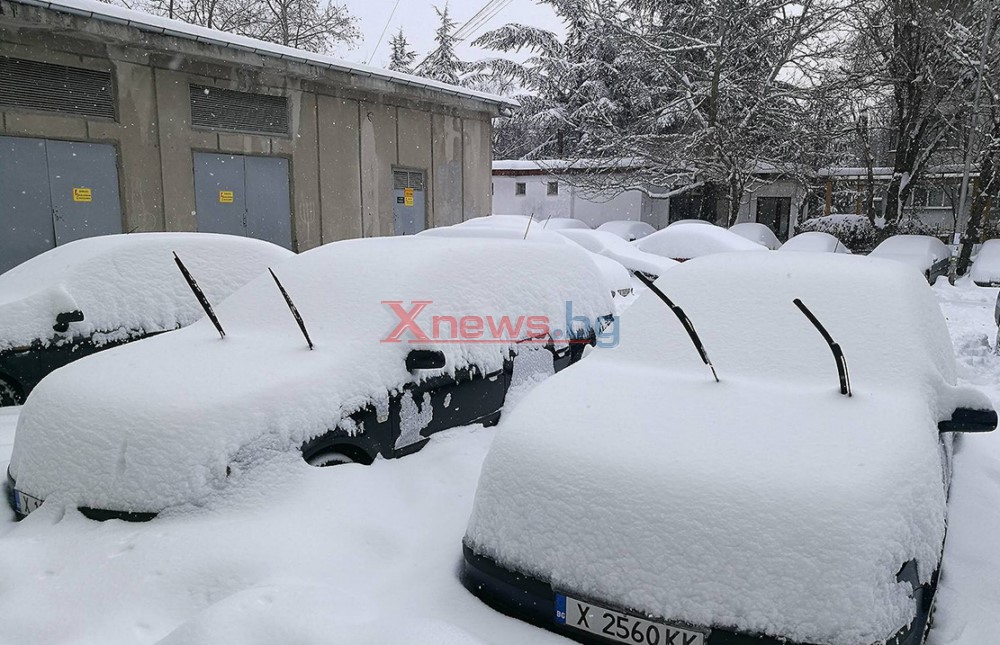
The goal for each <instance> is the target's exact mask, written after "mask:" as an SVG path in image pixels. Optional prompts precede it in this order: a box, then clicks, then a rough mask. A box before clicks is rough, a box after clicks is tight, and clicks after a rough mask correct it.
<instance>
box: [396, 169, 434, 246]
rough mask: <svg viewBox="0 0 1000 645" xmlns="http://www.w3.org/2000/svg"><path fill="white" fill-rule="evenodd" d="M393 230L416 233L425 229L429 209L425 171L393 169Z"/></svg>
mask: <svg viewBox="0 0 1000 645" xmlns="http://www.w3.org/2000/svg"><path fill="white" fill-rule="evenodd" d="M392 189H393V196H394V197H395V198H396V199H395V202H394V203H393V205H392V215H393V225H394V226H393V232H394V233H395V234H396V235H416V234H417V233H419V232H420V231H422V230H424V226H425V224H426V222H427V210H426V208H425V200H424V194H425V193H424V173H423V172H422V171H419V170H393V171H392Z"/></svg>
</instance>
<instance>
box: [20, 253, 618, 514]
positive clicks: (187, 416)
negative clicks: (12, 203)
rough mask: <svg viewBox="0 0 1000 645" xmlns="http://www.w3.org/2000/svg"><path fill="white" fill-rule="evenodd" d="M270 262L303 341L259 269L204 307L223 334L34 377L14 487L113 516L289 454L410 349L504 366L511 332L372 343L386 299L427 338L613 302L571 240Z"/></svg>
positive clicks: (150, 344)
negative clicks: (487, 322)
mask: <svg viewBox="0 0 1000 645" xmlns="http://www.w3.org/2000/svg"><path fill="white" fill-rule="evenodd" d="M275 272H276V274H277V275H278V277H279V278H280V280H281V281H282V283H283V285H284V287H285V289H286V290H287V291H288V293H289V295H290V296H291V298H292V299H293V300H294V302H295V305H296V307H297V309H298V311H299V312H300V314H301V316H302V318H303V320H304V322H305V324H306V326H307V328H308V331H309V334H310V336H311V337H312V340H313V342H314V343H315V350H313V351H310V350H309V349H308V347H307V345H306V342H305V340H304V338H303V337H302V335H301V333H300V331H299V329H298V327H297V325H296V322H295V320H294V319H293V318H292V315H291V313H290V312H289V309H288V307H287V305H286V303H285V301H284V300H283V298H282V295H281V293H280V292H279V291H278V289H277V287H276V285H275V284H274V282H273V280H272V278H271V276H270V275H263V276H260V277H259V278H257V279H255V280H253V281H252V282H250V283H249V284H247V285H246V286H245V287H244V288H242V289H240V290H239V291H237V292H236V293H234V294H233V295H232V296H231V297H230V298H228V299H226V300H225V301H224V302H222V303H221V304H220V305H219V306H218V307H216V312H217V314H218V317H219V319H220V321H221V323H222V325H223V327H224V328H225V331H226V337H225V339H220V338H219V335H218V334H217V333H216V331H215V329H214V328H213V327H212V325H211V323H210V321H208V320H206V319H202V320H201V321H200V322H198V323H195V324H194V325H191V326H190V327H187V328H185V329H182V330H179V331H177V332H174V333H171V334H164V335H162V336H158V337H155V338H150V339H147V340H144V341H142V342H139V343H132V344H130V345H126V346H123V347H117V348H114V349H110V350H108V351H105V352H101V353H99V354H96V355H94V356H90V357H87V358H84V359H82V360H80V361H77V362H75V363H72V364H70V365H68V366H67V367H64V368H62V369H60V370H57V371H56V372H54V373H53V374H51V375H49V376H48V377H47V378H45V379H44V380H43V381H42V382H41V383H40V384H39V385H38V387H37V388H35V390H34V391H33V392H32V393H31V395H30V396H29V397H28V400H27V402H26V404H25V406H24V408H23V410H22V412H21V416H20V419H19V421H18V430H17V441H16V442H15V445H14V451H13V455H12V458H11V473H12V475H13V476H14V477H15V478H16V480H17V484H18V487H19V488H20V489H22V490H25V491H34V493H32V494H35V495H37V496H39V497H42V498H46V499H48V498H50V497H51V496H55V497H56V498H62V499H67V500H69V501H71V502H72V503H76V504H82V505H86V506H91V507H94V508H104V509H112V510H132V511H139V510H145V511H158V510H162V509H163V508H165V507H167V506H171V505H175V504H181V503H185V502H193V501H197V500H198V499H201V498H202V497H204V496H205V495H207V494H209V493H210V492H211V491H212V490H213V489H214V487H215V486H216V485H218V484H220V483H221V482H222V481H224V480H225V472H226V468H227V466H228V465H230V464H231V463H233V461H234V460H238V459H251V460H253V459H259V458H262V457H263V456H266V455H267V454H272V453H273V452H274V451H276V450H277V451H283V450H284V451H287V450H291V449H294V448H297V447H298V446H300V445H301V444H302V442H304V441H306V440H308V439H310V438H312V437H315V436H318V435H321V434H323V433H324V432H326V431H328V430H332V429H334V428H335V427H337V425H338V423H339V422H340V420H341V417H342V414H349V413H351V412H353V411H355V410H357V409H360V408H362V407H364V406H366V405H375V407H376V408H377V409H380V407H379V406H382V405H385V406H388V395H389V392H392V391H394V390H397V389H398V388H400V387H402V386H403V385H404V384H406V383H410V382H413V381H414V378H415V377H414V376H413V375H411V374H410V372H408V371H407V369H406V365H405V362H406V361H405V358H406V355H407V353H408V352H409V351H410V350H411V349H413V348H415V347H427V346H431V347H434V348H436V349H440V350H441V351H442V352H443V353H444V355H445V357H446V360H447V365H446V367H445V368H443V370H428V371H427V372H426V374H425V376H426V377H431V376H434V375H437V374H441V373H448V374H454V373H455V371H456V370H458V369H461V368H463V367H466V366H469V365H476V366H478V367H480V368H482V369H483V370H485V371H486V372H490V371H494V370H497V369H500V368H501V367H502V366H503V364H504V359H505V357H506V356H507V352H508V351H509V349H510V347H511V345H512V344H513V342H514V341H513V340H510V341H509V342H508V341H506V340H505V339H503V338H502V339H500V340H501V342H443V343H435V342H433V341H428V342H418V343H411V342H408V341H409V340H411V339H413V340H419V339H418V338H416V337H414V336H412V335H410V334H407V335H405V336H403V337H402V339H401V342H382V341H383V340H386V339H387V337H388V336H389V335H390V333H391V332H392V330H393V329H395V328H396V327H397V325H398V324H400V323H401V322H402V318H401V317H400V316H399V315H397V314H396V313H394V310H393V309H392V308H391V306H390V304H387V303H392V302H395V303H397V304H398V306H399V307H401V308H402V309H403V310H404V311H406V312H412V311H414V307H415V304H414V303H420V302H423V303H426V308H425V309H423V310H420V311H418V312H417V313H416V314H414V316H415V319H416V320H417V322H418V323H419V324H421V326H422V328H423V329H425V330H428V332H429V330H432V329H433V328H432V326H431V320H430V319H431V317H432V316H451V317H454V318H455V319H459V318H461V317H463V316H475V317H479V318H484V319H493V320H500V319H501V318H502V317H503V316H506V315H509V316H512V317H513V318H514V319H516V318H517V317H518V316H544V317H546V319H547V320H548V321H550V325H551V326H552V327H553V328H554V329H555V328H563V327H564V326H565V320H566V311H567V303H572V311H573V314H574V315H575V316H586V317H588V318H589V319H590V320H592V321H595V322H596V320H597V318H598V317H600V316H605V315H608V314H610V313H612V310H613V304H612V301H611V295H610V293H609V292H608V291H606V290H605V289H603V288H599V285H600V275H599V274H598V272H597V269H596V267H595V265H594V264H593V263H592V262H591V261H590V260H589V256H588V254H587V253H585V252H584V251H583V250H581V249H579V248H577V247H574V246H573V245H571V244H562V245H554V244H541V243H533V242H523V241H519V242H511V241H507V240H489V239H473V238H468V239H463V240H451V239H435V238H430V237H394V238H369V239H362V240H349V241H343V242H335V243H332V244H328V245H324V246H321V247H319V248H316V249H312V250H310V251H307V252H305V253H302V254H300V255H299V256H297V257H295V258H292V259H291V260H289V261H288V262H286V263H285V264H283V265H282V266H281V267H277V268H276V269H275ZM444 329H450V330H452V331H454V330H453V329H452V328H451V327H447V326H445V327H444ZM442 333H450V332H442ZM459 340H462V339H459ZM564 342H565V341H557V344H559V343H564ZM126 452H127V459H125V457H123V456H122V455H125V454H126Z"/></svg>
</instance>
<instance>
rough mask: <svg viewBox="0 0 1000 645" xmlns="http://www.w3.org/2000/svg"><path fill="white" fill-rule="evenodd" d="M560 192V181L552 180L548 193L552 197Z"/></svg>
mask: <svg viewBox="0 0 1000 645" xmlns="http://www.w3.org/2000/svg"><path fill="white" fill-rule="evenodd" d="M558 194H559V182H558V181H550V182H549V188H548V195H549V196H550V197H551V196H554V195H558Z"/></svg>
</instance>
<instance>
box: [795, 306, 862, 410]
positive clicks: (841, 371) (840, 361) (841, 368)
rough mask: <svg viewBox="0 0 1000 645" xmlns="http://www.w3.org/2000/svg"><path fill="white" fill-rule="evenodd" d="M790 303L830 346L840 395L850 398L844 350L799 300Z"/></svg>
mask: <svg viewBox="0 0 1000 645" xmlns="http://www.w3.org/2000/svg"><path fill="white" fill-rule="evenodd" d="M792 302H793V303H794V304H795V306H796V307H798V308H799V311H801V312H802V313H803V314H805V317H806V318H808V319H809V322H811V323H812V324H813V327H815V328H816V330H817V331H819V333H820V334H821V335H822V336H823V340H825V341H826V344H827V345H829V346H830V351H831V352H833V360H835V361H836V362H837V374H838V375H839V376H840V393H841V394H843V395H844V396H851V377H850V375H849V374H848V373H847V359H846V358H844V350H842V349H841V348H840V345H838V344H837V341H835V340H833V336H831V335H830V332H828V331H827V330H826V327H824V326H823V323H821V322H820V321H819V319H818V318H817V317H816V316H814V315H813V312H811V311H809V308H808V307H806V306H805V304H804V303H803V302H802V301H801V300H799V299H798V298H796V299H795V300H793V301H792Z"/></svg>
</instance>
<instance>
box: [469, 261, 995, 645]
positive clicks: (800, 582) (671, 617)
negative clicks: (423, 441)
mask: <svg viewBox="0 0 1000 645" xmlns="http://www.w3.org/2000/svg"><path fill="white" fill-rule="evenodd" d="M654 286H655V287H656V289H658V290H659V293H656V292H650V293H646V294H644V295H643V296H641V297H640V299H639V300H638V302H636V303H635V304H634V305H633V306H632V307H631V308H630V309H629V310H628V311H627V312H626V313H625V315H624V316H623V319H622V321H621V323H622V336H621V342H620V344H619V346H618V347H616V348H615V349H613V350H604V349H598V350H595V351H594V352H592V354H591V355H590V356H589V357H588V358H587V360H585V361H584V362H582V363H581V364H579V365H578V366H576V367H574V368H573V369H571V370H566V371H565V372H562V373H561V374H558V375H557V376H555V377H554V378H552V379H549V380H548V381H546V382H544V383H542V384H541V385H540V386H539V387H538V388H536V389H535V390H533V391H532V392H531V393H530V394H528V395H527V396H526V397H525V398H524V399H523V400H521V402H520V403H519V405H518V407H517V408H516V409H515V410H514V411H513V412H512V413H511V414H510V416H509V417H507V418H505V419H504V422H503V423H502V424H501V426H500V431H499V432H498V433H497V436H496V439H495V440H494V443H493V445H492V447H491V449H490V453H489V454H488V456H487V458H486V460H485V463H484V464H483V468H482V473H481V476H480V480H479V485H478V490H477V492H476V498H475V502H474V505H473V511H472V516H471V518H470V520H469V524H468V528H467V531H466V535H465V538H464V563H463V568H462V572H461V578H462V581H463V583H464V585H465V586H466V587H467V588H468V589H469V590H470V591H471V592H472V593H474V594H476V595H477V596H479V597H480V598H481V599H483V600H484V601H486V602H487V603H488V604H490V605H492V606H493V607H495V608H496V609H499V610H500V611H502V612H505V613H508V614H511V615H513V616H516V617H519V618H521V619H524V620H527V621H530V622H532V623H535V624H537V625H539V626H541V627H545V628H548V629H552V630H555V631H558V632H560V633H563V634H565V635H567V636H571V637H574V638H576V639H579V640H584V641H585V642H621V643H633V644H637V643H661V644H664V643H686V644H687V645H720V644H726V645H729V644H736V643H739V644H743V643H747V644H750V643H753V644H754V645H779V644H780V645H794V644H805V643H809V644H820V643H821V644H823V645H873V644H876V643H877V644H879V645H884V644H885V643H893V644H894V645H916V644H917V643H920V642H922V638H923V636H924V627H925V623H926V621H927V617H928V612H929V608H930V605H931V602H932V598H933V594H934V590H935V586H936V582H937V579H938V573H939V569H940V563H941V553H942V545H943V542H944V538H945V526H946V516H947V506H946V500H947V490H948V484H949V481H950V473H951V456H952V445H953V436H954V435H953V434H952V433H954V432H959V431H981V432H985V431H990V430H992V429H993V428H995V426H996V422H997V416H996V413H995V411H994V410H993V408H992V404H991V403H990V401H989V399H988V398H987V397H986V396H985V395H984V394H982V393H981V392H979V391H978V390H975V389H972V388H969V387H964V386H958V385H957V384H956V367H955V358H954V354H953V350H952V345H951V341H950V338H949V335H948V331H947V328H946V326H945V321H944V318H943V316H942V315H941V311H940V309H939V308H938V304H937V302H936V300H935V298H934V296H933V294H932V292H931V291H930V290H929V289H927V288H926V285H924V284H923V282H922V281H921V279H920V278H919V277H918V276H917V274H916V273H914V272H913V271H911V270H910V269H908V268H906V267H904V266H903V265H900V264H898V263H893V262H888V261H884V260H876V259H870V258H863V257H861V258H859V257H851V256H845V255H838V254H832V253H830V254H806V253H754V254H746V253H741V254H728V255H715V256H711V257H706V258H700V259H697V260H693V261H691V262H688V263H685V264H683V265H681V266H679V267H677V268H675V269H672V270H671V271H668V272H667V273H666V274H665V275H664V276H663V277H661V278H660V279H659V280H657V281H656V283H655V285H654ZM872 303H877V306H872ZM831 354H832V356H831ZM848 365H849V369H848ZM710 368H711V369H710ZM716 373H717V379H716V378H714V375H715V374H716ZM625 401H627V403H624V402H625Z"/></svg>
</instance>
